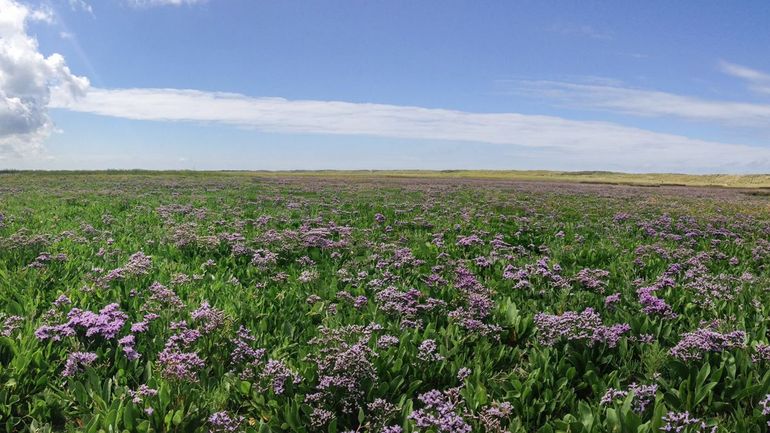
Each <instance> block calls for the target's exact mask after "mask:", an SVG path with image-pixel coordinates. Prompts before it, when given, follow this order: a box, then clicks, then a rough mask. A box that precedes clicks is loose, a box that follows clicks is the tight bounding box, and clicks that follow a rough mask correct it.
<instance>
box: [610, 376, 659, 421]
mask: <svg viewBox="0 0 770 433" xmlns="http://www.w3.org/2000/svg"><path fill="white" fill-rule="evenodd" d="M657 392H658V385H656V384H652V385H637V384H636V383H632V384H631V385H629V386H628V390H626V391H623V390H618V389H615V388H610V389H608V390H607V392H606V393H605V394H604V396H603V397H602V399H601V402H600V403H601V404H602V405H603V406H607V405H609V404H612V403H613V402H615V401H616V400H623V399H625V398H626V397H628V394H629V393H632V394H633V395H634V398H633V401H632V403H631V404H632V410H633V411H634V412H636V413H639V414H641V413H642V412H644V410H645V409H647V406H649V404H650V403H652V402H653V401H655V394H656V393H657Z"/></svg>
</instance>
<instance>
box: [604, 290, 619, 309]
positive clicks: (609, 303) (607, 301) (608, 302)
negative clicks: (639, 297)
mask: <svg viewBox="0 0 770 433" xmlns="http://www.w3.org/2000/svg"><path fill="white" fill-rule="evenodd" d="M619 302H620V293H613V294H612V295H609V296H607V297H606V298H604V306H605V307H607V308H608V309H614V308H615V304H617V303H619Z"/></svg>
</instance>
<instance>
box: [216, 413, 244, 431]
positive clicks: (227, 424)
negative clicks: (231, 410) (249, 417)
mask: <svg viewBox="0 0 770 433" xmlns="http://www.w3.org/2000/svg"><path fill="white" fill-rule="evenodd" d="M243 419H244V418H243V417H242V416H238V417H231V416H230V414H228V413H227V412H216V413H213V414H212V415H211V416H210V417H209V424H211V429H209V432H211V433H225V432H234V431H237V430H238V429H239V428H240V427H241V423H242V422H243Z"/></svg>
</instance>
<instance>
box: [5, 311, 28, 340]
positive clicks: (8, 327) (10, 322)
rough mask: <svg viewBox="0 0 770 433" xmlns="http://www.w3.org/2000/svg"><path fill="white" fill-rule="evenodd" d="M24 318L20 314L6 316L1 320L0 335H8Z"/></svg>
mask: <svg viewBox="0 0 770 433" xmlns="http://www.w3.org/2000/svg"><path fill="white" fill-rule="evenodd" d="M23 321H24V319H23V318H22V317H21V316H8V317H6V318H5V320H3V324H2V326H0V335H1V336H3V337H10V336H11V334H13V331H15V330H16V329H18V328H19V327H20V326H21V322H23Z"/></svg>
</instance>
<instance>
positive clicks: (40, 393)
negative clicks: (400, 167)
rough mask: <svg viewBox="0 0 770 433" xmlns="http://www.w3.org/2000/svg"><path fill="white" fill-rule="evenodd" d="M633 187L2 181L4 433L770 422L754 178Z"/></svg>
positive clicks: (316, 178) (767, 256) (171, 178)
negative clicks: (27, 432) (690, 184)
mask: <svg viewBox="0 0 770 433" xmlns="http://www.w3.org/2000/svg"><path fill="white" fill-rule="evenodd" d="M517 176H518V177H517ZM538 176H542V178H547V181H539V180H541V178H539V177H538ZM634 176H640V175H615V174H606V173H585V174H576V173H571V174H565V175H563V176H562V175H559V174H557V173H552V172H551V173H541V172H515V173H512V172H484V173H479V172H373V173H369V172H327V173H319V172H310V173H268V172H227V173H203V172H98V173H89V172H67V173H63V172H23V173H14V172H4V173H2V174H0V426H2V427H0V429H2V428H4V429H5V430H6V431H20V432H21V431H35V432H38V431H39V432H50V431H86V432H102V431H103V432H124V431H128V432H134V431H137V432H225V431H227V432H235V431H240V432H270V431H273V432H280V431H294V432H321V431H323V432H347V431H355V432H362V433H363V432H372V433H379V432H384V433H398V432H417V431H421V432H462V433H466V432H469V431H479V432H503V431H510V432H515V433H529V432H542V433H554V432H572V433H581V432H582V433H601V432H618V433H632V432H633V433H652V432H658V431H677V432H685V433H693V432H719V433H727V432H746V433H749V432H751V433H762V432H766V431H768V420H769V419H770V368H769V367H770V343H769V342H768V340H769V338H768V328H769V327H770V326H769V325H770V319H769V318H768V313H769V312H770V290H768V287H770V284H769V283H770V278H768V277H770V269H768V265H769V264H770V242H768V236H770V208H768V206H767V204H768V203H767V200H768V198H767V197H766V196H765V195H763V190H761V189H760V188H761V187H764V185H765V184H764V183H763V182H765V180H764V178H757V179H754V180H751V181H749V180H748V178H729V179H730V180H729V182H728V179H726V178H722V179H721V180H720V182H723V183H722V184H721V185H720V186H722V187H720V188H690V187H680V186H672V185H664V183H684V182H690V183H692V184H701V183H699V182H703V183H702V185H712V186H713V183H712V182H715V181H716V179H717V178H700V177H698V178H692V177H688V178H686V180H682V179H683V178H678V177H672V178H669V177H666V178H665V179H666V181H667V182H662V181H661V180H662V179H661V178H660V177H655V176H652V177H650V178H643V177H634ZM576 179H577V180H579V181H575V180H576ZM621 179H623V180H622V181H621ZM631 179H634V180H633V182H642V181H643V180H644V179H647V180H646V181H648V182H649V184H651V185H657V187H644V188H643V187H638V186H630V185H625V184H626V183H631V182H632V181H631ZM652 179H657V180H655V182H657V183H652V182H653V181H652ZM674 180H676V181H674ZM669 181H670V182H669ZM749 184H750V185H751V188H750V189H743V188H742V186H745V185H749ZM724 186H728V187H727V188H726V187H724Z"/></svg>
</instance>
